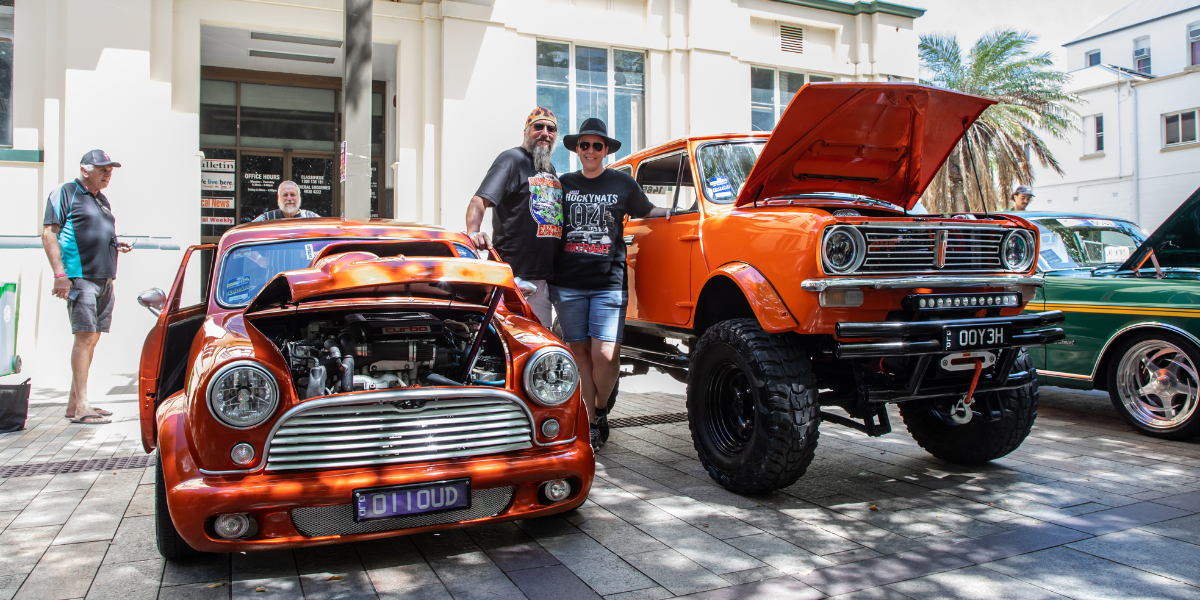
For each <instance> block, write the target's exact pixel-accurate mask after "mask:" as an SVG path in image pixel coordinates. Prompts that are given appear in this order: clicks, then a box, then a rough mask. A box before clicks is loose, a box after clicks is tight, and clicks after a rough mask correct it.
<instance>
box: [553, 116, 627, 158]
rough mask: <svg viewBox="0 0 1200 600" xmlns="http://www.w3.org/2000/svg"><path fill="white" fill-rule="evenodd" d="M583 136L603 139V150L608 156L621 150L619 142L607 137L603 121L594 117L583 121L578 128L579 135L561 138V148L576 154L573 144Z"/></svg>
mask: <svg viewBox="0 0 1200 600" xmlns="http://www.w3.org/2000/svg"><path fill="white" fill-rule="evenodd" d="M585 135H596V136H600V137H602V138H604V149H605V150H607V151H608V154H612V153H613V152H616V151H617V150H620V149H621V141H620V140H617V139H613V138H610V137H608V126H607V125H605V124H604V121H601V120H600V119H597V118H595V117H592V118H591V119H587V120H586V121H584V122H583V124H582V125H580V126H579V133H576V134H575V135H566V136H563V146H566V147H567V150H570V151H571V152H577V150H575V144H577V143H578V142H579V138H580V137H582V136H585Z"/></svg>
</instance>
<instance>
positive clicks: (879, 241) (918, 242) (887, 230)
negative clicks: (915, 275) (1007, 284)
mask: <svg viewBox="0 0 1200 600" xmlns="http://www.w3.org/2000/svg"><path fill="white" fill-rule="evenodd" d="M858 230H859V232H860V233H862V234H863V238H864V239H865V240H866V243H867V255H866V258H865V259H864V260H863V264H862V266H861V267H859V269H858V272H859V273H901V272H944V271H995V270H999V269H1002V268H1003V267H1002V266H1001V264H1000V244H1001V242H1003V240H1004V235H1005V233H1007V231H1006V230H1004V229H1002V228H999V227H995V228H983V227H972V228H965V227H963V228H958V227H912V228H906V227H871V226H864V227H859V228H858ZM940 239H944V242H943V243H944V244H945V254H944V264H943V265H941V266H939V265H938V264H937V261H938V253H939V248H938V244H939V240H940Z"/></svg>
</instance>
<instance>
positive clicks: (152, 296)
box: [137, 288, 167, 317]
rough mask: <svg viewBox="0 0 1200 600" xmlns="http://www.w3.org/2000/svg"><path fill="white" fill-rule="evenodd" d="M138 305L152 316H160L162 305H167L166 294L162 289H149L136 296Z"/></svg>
mask: <svg viewBox="0 0 1200 600" xmlns="http://www.w3.org/2000/svg"><path fill="white" fill-rule="evenodd" d="M137 300H138V304H141V305H142V306H145V307H146V310H148V311H150V312H151V314H153V315H154V316H156V317H157V316H158V315H160V314H162V309H163V305H165V304H166V303H167V293H166V292H164V291H162V288H150V289H148V290H146V291H144V292H142V293H140V294H138V298H137Z"/></svg>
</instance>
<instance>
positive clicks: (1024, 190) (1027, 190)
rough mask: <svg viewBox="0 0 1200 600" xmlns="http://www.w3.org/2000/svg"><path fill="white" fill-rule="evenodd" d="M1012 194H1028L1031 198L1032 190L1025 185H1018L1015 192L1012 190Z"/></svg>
mask: <svg viewBox="0 0 1200 600" xmlns="http://www.w3.org/2000/svg"><path fill="white" fill-rule="evenodd" d="M1013 193H1014V194H1029V195H1030V196H1032V195H1033V188H1031V187H1029V186H1027V185H1018V186H1017V189H1016V190H1013Z"/></svg>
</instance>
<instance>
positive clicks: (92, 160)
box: [79, 149, 121, 167]
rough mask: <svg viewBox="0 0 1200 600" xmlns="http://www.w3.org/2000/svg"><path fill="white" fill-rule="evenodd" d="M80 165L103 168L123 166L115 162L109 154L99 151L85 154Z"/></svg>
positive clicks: (80, 160)
mask: <svg viewBox="0 0 1200 600" xmlns="http://www.w3.org/2000/svg"><path fill="white" fill-rule="evenodd" d="M79 164H81V165H96V166H97V167H103V166H105V165H112V166H114V167H119V166H121V163H119V162H117V161H115V160H113V159H112V157H111V156H109V155H108V153H107V152H105V151H103V150H99V149H97V150H92V151H91V152H88V153H87V154H84V155H83V158H81V159H79Z"/></svg>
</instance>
